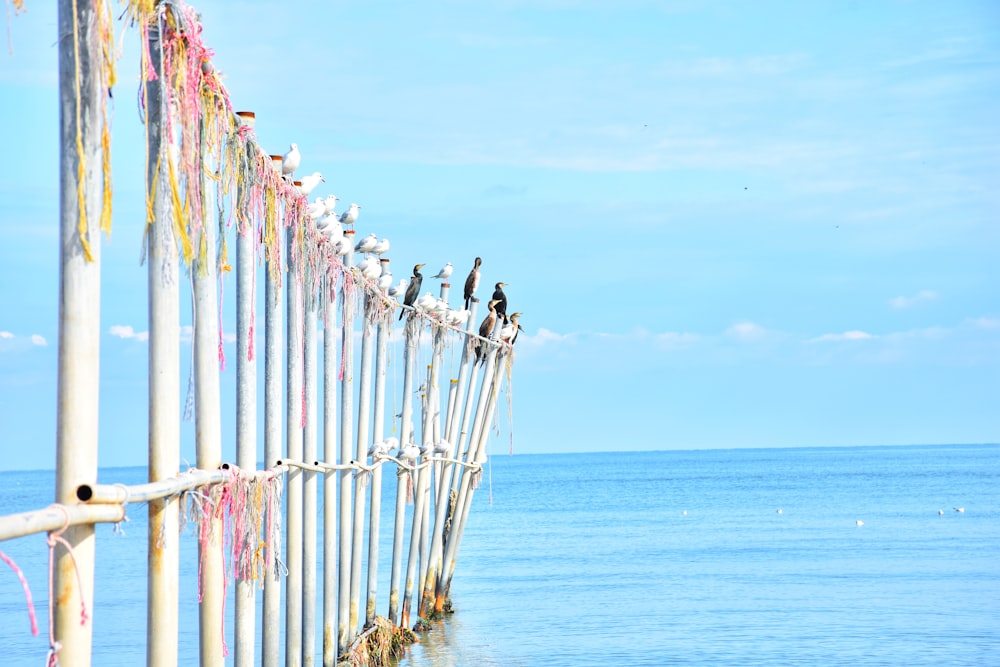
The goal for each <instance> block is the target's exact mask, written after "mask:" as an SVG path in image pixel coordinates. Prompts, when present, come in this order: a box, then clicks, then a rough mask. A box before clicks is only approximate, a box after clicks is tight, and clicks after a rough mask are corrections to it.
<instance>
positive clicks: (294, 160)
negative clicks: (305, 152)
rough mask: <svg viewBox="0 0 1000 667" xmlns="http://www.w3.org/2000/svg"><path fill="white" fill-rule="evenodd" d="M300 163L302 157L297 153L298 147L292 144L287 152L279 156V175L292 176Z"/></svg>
mask: <svg viewBox="0 0 1000 667" xmlns="http://www.w3.org/2000/svg"><path fill="white" fill-rule="evenodd" d="M301 161H302V155H301V154H300V153H299V147H298V145H297V144H292V145H291V147H289V149H288V152H287V153H285V154H284V155H282V156H281V175H282V176H287V175H289V174H294V173H295V170H296V169H298V168H299V162H301Z"/></svg>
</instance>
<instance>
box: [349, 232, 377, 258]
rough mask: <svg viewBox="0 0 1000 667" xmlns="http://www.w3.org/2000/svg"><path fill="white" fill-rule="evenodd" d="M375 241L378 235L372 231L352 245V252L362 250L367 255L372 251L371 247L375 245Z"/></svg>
mask: <svg viewBox="0 0 1000 667" xmlns="http://www.w3.org/2000/svg"><path fill="white" fill-rule="evenodd" d="M376 243H378V237H377V236H375V233H374V232H372V233H371V234H369V235H368V236H366V237H364V238H363V239H361V240H360V241H358V244H357V245H356V246H354V252H363V253H365V254H366V255H367V254H368V253H370V252H371V251H372V248H374V247H375V244H376Z"/></svg>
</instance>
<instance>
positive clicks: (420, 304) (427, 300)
mask: <svg viewBox="0 0 1000 667" xmlns="http://www.w3.org/2000/svg"><path fill="white" fill-rule="evenodd" d="M436 303H437V298H436V297H435V296H434V295H433V294H431V293H430V292H424V294H423V296H421V297H420V298H419V299H417V308H419V309H421V310H426V311H428V312H430V311H432V310H433V309H434V306H435V304H436Z"/></svg>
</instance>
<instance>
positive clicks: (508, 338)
mask: <svg viewBox="0 0 1000 667" xmlns="http://www.w3.org/2000/svg"><path fill="white" fill-rule="evenodd" d="M519 317H521V313H514V314H513V315H511V316H510V317H508V318H507V319H506V322H505V323H504V325H503V328H501V329H500V340H502V341H503V342H505V343H510V344H511V345H513V344H514V341H515V340H517V332H518V331H524V329H523V328H522V327H521V325H520V324H518V323H517V320H518V318H519Z"/></svg>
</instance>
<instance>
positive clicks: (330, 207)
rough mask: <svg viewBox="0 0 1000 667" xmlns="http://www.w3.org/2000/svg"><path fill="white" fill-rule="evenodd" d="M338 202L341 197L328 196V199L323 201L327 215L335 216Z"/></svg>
mask: <svg viewBox="0 0 1000 667" xmlns="http://www.w3.org/2000/svg"><path fill="white" fill-rule="evenodd" d="M338 201H340V197H338V196H337V195H327V196H326V199H324V200H323V204H324V205H325V206H326V210H325V211H324V213H326V214H327V215H334V211H336V209H337V202H338Z"/></svg>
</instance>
